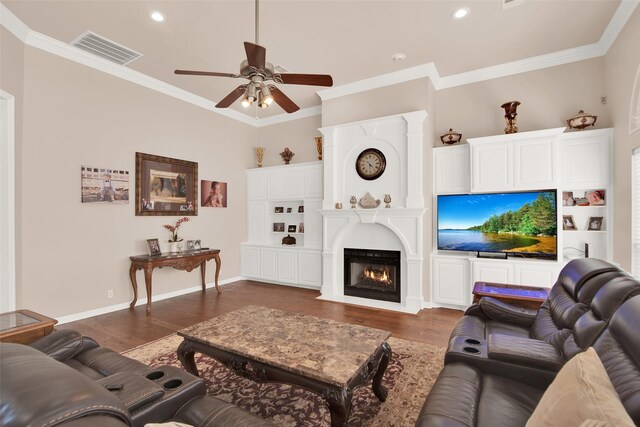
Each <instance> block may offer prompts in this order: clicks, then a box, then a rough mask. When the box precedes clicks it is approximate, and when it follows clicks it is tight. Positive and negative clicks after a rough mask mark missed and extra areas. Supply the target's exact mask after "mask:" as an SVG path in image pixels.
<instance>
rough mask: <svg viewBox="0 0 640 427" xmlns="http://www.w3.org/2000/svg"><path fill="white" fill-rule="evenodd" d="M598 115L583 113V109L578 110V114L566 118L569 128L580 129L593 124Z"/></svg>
mask: <svg viewBox="0 0 640 427" xmlns="http://www.w3.org/2000/svg"><path fill="white" fill-rule="evenodd" d="M596 120H598V116H593V115H591V114H587V113H585V112H584V111H583V110H580V111H578V115H577V116H575V117H571V118H570V119H568V120H567V126H569V129H578V130H582V129H584V128H586V127H589V126H595V124H596Z"/></svg>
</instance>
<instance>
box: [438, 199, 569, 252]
mask: <svg viewBox="0 0 640 427" xmlns="http://www.w3.org/2000/svg"><path fill="white" fill-rule="evenodd" d="M556 206H557V199H556V190H539V191H523V192H517V193H485V194H457V195H440V196H438V237H437V241H438V249H439V250H446V251H465V252H478V254H479V255H480V253H487V252H492V253H502V254H505V257H506V256H508V255H514V256H521V257H529V258H544V259H557V253H558V245H557V224H558V214H557V207H556Z"/></svg>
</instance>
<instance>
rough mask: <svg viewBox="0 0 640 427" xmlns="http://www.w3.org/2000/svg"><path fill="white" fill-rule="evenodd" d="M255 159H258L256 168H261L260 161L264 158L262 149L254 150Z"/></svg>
mask: <svg viewBox="0 0 640 427" xmlns="http://www.w3.org/2000/svg"><path fill="white" fill-rule="evenodd" d="M256 157H258V167H259V168H261V167H262V159H263V158H264V147H257V148H256Z"/></svg>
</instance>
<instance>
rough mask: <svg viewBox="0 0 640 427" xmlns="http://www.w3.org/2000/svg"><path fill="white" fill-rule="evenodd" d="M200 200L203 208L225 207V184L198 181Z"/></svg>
mask: <svg viewBox="0 0 640 427" xmlns="http://www.w3.org/2000/svg"><path fill="white" fill-rule="evenodd" d="M200 194H201V197H200V200H202V207H205V208H226V207H227V183H226V182H220V181H206V180H204V179H203V180H200Z"/></svg>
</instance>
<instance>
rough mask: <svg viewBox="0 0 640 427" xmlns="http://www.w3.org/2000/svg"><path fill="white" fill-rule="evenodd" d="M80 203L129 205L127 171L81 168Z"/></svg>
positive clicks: (90, 167)
mask: <svg viewBox="0 0 640 427" xmlns="http://www.w3.org/2000/svg"><path fill="white" fill-rule="evenodd" d="M81 180H82V189H81V191H82V198H81V201H82V203H101V204H114V205H126V204H128V203H129V171H124V170H119V169H115V168H103V167H94V166H82V167H81Z"/></svg>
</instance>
